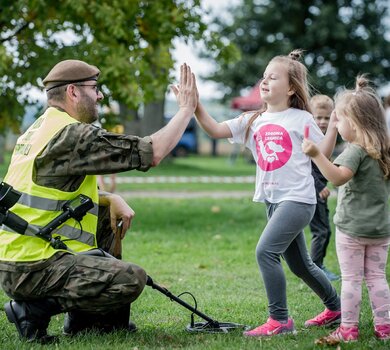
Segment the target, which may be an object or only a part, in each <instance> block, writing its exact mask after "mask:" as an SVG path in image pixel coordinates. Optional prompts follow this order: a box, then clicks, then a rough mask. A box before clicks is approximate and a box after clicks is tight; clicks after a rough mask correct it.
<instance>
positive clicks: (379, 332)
mask: <svg viewBox="0 0 390 350" xmlns="http://www.w3.org/2000/svg"><path fill="white" fill-rule="evenodd" d="M375 336H376V337H377V338H378V339H380V340H389V339H390V324H383V325H378V326H375Z"/></svg>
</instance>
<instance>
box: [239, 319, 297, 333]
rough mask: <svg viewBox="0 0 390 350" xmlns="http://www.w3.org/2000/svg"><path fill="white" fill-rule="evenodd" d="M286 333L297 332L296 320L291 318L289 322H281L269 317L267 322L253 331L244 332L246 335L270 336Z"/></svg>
mask: <svg viewBox="0 0 390 350" xmlns="http://www.w3.org/2000/svg"><path fill="white" fill-rule="evenodd" d="M284 333H292V334H296V333H297V332H296V330H295V328H294V321H293V320H292V319H291V318H289V319H288V321H287V323H281V322H279V321H276V320H274V319H272V318H271V317H269V318H268V320H267V322H266V323H264V324H263V325H261V326H259V327H256V328H255V329H252V330H251V331H246V332H244V335H245V336H247V337H269V336H272V335H277V334H284Z"/></svg>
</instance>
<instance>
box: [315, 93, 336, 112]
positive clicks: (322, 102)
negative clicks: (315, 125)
mask: <svg viewBox="0 0 390 350" xmlns="http://www.w3.org/2000/svg"><path fill="white" fill-rule="evenodd" d="M310 106H311V108H312V109H314V108H322V109H326V110H329V111H333V109H334V102H333V100H332V99H331V98H330V97H329V96H326V95H314V96H313V97H312V98H311V99H310Z"/></svg>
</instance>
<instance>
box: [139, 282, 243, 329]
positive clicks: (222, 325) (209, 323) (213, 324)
mask: <svg viewBox="0 0 390 350" xmlns="http://www.w3.org/2000/svg"><path fill="white" fill-rule="evenodd" d="M146 285H148V286H150V287H152V288H153V289H157V290H158V291H159V292H160V293H162V294H164V295H165V296H167V297H168V298H169V299H171V300H173V301H175V302H177V303H178V304H180V305H182V306H184V307H185V308H186V309H188V310H190V311H192V314H191V323H190V324H189V325H187V327H186V330H187V331H188V332H191V333H228V332H231V331H235V330H241V331H243V330H248V329H249V328H250V327H249V326H246V325H243V324H239V323H233V322H218V321H216V320H213V319H212V318H211V317H209V316H207V315H205V314H204V313H203V312H200V311H199V310H198V309H197V302H196V299H195V297H194V296H193V295H192V294H191V293H189V292H184V293H181V294H180V295H183V294H189V295H191V296H192V298H193V299H194V303H195V307H193V306H191V305H189V304H187V303H186V302H185V301H184V300H183V299H181V298H180V295H179V296H176V295H173V294H172V293H171V292H170V291H169V290H168V289H166V288H164V287H161V286H159V285H158V284H155V283H154V282H153V279H152V278H151V277H150V276H148V277H147V280H146ZM194 314H195V315H197V316H199V317H201V318H203V319H204V320H206V322H194Z"/></svg>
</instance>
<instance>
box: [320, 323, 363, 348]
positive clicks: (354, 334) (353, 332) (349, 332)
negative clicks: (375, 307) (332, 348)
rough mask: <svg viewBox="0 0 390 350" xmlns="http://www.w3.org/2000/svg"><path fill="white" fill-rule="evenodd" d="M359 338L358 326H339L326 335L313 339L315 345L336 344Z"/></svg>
mask: <svg viewBox="0 0 390 350" xmlns="http://www.w3.org/2000/svg"><path fill="white" fill-rule="evenodd" d="M358 338H359V329H358V327H356V326H354V327H344V326H340V327H339V328H337V329H336V330H335V331H334V332H332V333H330V334H329V335H328V336H326V337H322V338H320V339H317V340H316V341H315V344H317V345H337V344H338V343H349V342H355V341H357V340H358Z"/></svg>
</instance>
